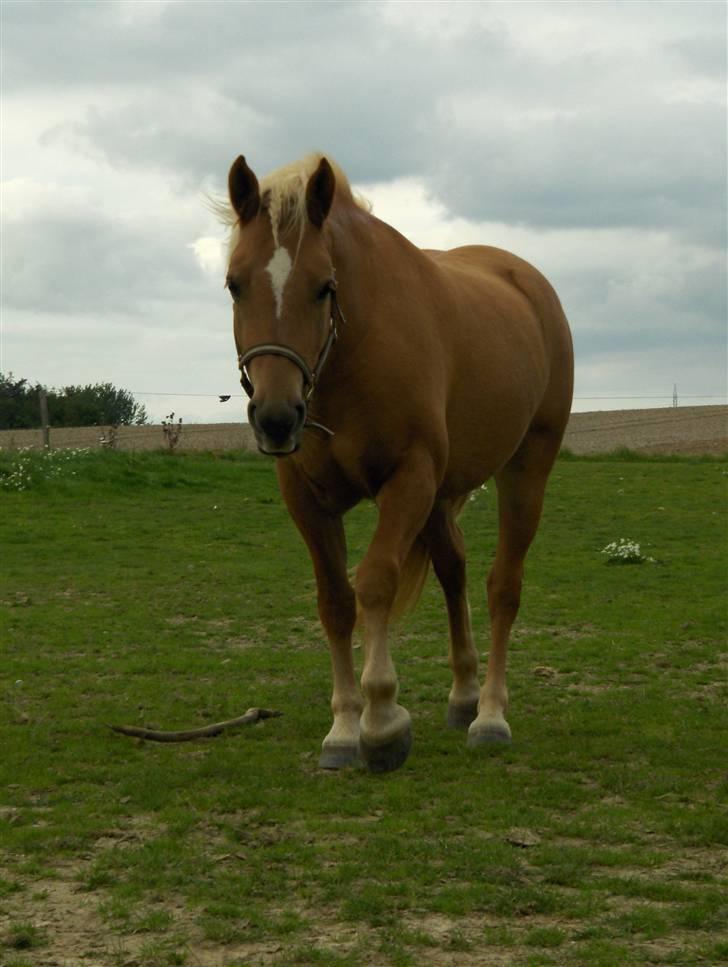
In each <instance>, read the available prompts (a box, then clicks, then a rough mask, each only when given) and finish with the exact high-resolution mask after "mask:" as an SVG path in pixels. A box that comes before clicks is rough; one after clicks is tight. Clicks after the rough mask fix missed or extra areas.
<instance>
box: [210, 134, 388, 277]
mask: <svg viewBox="0 0 728 967" xmlns="http://www.w3.org/2000/svg"><path fill="white" fill-rule="evenodd" d="M323 157H326V160H327V161H328V162H329V164H330V165H331V167H332V168H333V170H334V175H335V177H336V190H337V193H338V194H340V195H343V196H348V197H349V198H350V199H351V200H352V201H353V203H354V204H356V205H357V206H358V207H360V208H363V209H365V210H366V211H370V210H371V205H370V204H369V202H368V201H367V200H366V199H365V198H363V197H362V196H361V195H358V194H355V193H354V192H353V191H352V188H351V185H350V184H349V179H348V178H347V177H346V175H345V174H344V172H343V171H342V169H341V168H340V167H339V165H338V164H337V163H336V162H335V161H333V160H332V159H331V158H330V157H329V156H328V155H324V154H323V153H322V152H314V153H312V154H308V155H306V156H305V157H304V158H301V159H299V160H298V161H294V162H292V163H291V164H288V165H284V166H283V167H281V168H277V169H276V170H275V171H271V172H270V174H267V175H265V177H264V178H261V179H260V196H261V203H262V207H263V209H264V210H265V211H266V212H267V213H268V217H269V218H270V223H271V229H272V231H273V242H274V244H275V246H276V248H277V247H278V245H279V244H280V242H279V240H280V238H282V237H284V236H286V235H288V234H289V233H290V232H296V233H298V234H299V236H300V233H301V231H302V229H303V227H304V225H305V223H306V218H307V213H306V186H307V185H308V180H309V178H310V177H311V175H312V174H313V173H314V171H315V170H316V168H317V167H318V165H319V162H320V161H321V159H322V158H323ZM208 204H209V207H210V209H211V210H212V212H213V214H215V215H216V217H217V218H218V219H219V220H220V221H221V222H222V223H223V224H224V225H228V226H229V227H230V229H231V232H230V240H229V245H228V261H229V260H230V256H232V253H233V251H234V249H235V246H236V245H237V241H238V238H239V234H240V226H239V224H238V218H237V215H236V213H235V212H234V210H233V208H232V206H231V205H230V203H229V202H224V201H220V200H219V199H208Z"/></svg>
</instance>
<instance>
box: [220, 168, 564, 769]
mask: <svg viewBox="0 0 728 967" xmlns="http://www.w3.org/2000/svg"><path fill="white" fill-rule="evenodd" d="M228 187H229V195H230V204H231V206H232V210H230V211H228V219H227V220H228V222H229V224H230V225H231V226H232V233H231V239H230V252H229V265H228V270H227V282H226V285H227V288H228V289H229V291H230V295H231V296H232V300H233V316H234V330H235V344H236V346H237V351H238V358H239V365H240V370H241V375H242V380H241V381H242V384H243V386H244V388H245V390H246V392H247V393H248V395H249V397H250V402H249V404H248V417H249V421H250V425H251V426H252V428H253V430H254V432H255V437H256V441H257V444H258V447H259V449H260V450H261V451H262V452H263V453H266V454H269V455H271V456H274V457H276V458H277V461H276V467H277V471H278V479H279V484H280V489H281V493H282V495H283V499H284V501H285V503H286V506H287V507H288V510H289V512H290V514H291V516H292V518H293V520H294V521H295V523H296V525H297V527H298V529H299V530H300V532H301V534H302V536H303V539H304V541H305V542H306V544H307V546H308V550H309V552H310V555H311V559H312V562H313V567H314V571H315V575H316V584H317V590H318V610H319V615H320V617H321V622H322V624H323V627H324V629H325V632H326V635H327V637H328V640H329V645H330V649H331V663H332V666H333V682H334V684H333V697H332V701H331V708H332V710H333V725H332V728H331V730H330V731H329V733H328V735H327V736H326V738H325V739H324V740H323V748H322V753H321V758H320V760H319V764H320V765H321V766H322V767H324V768H332V769H336V768H341V767H343V766H346V765H349V764H352V763H354V762H355V761H357V760H359V759H362V760H363V761H364V763H365V765H366V766H367V768H368V769H369V770H370V771H372V772H386V771H389V770H392V769H396V768H398V767H399V766H400V765H401V764H402V763H403V762H404V760H405V759H406V757H407V754H408V752H409V749H410V745H411V730H410V716H409V713H408V712H407V710H406V709H405V708H403V707H402V706H401V705H399V704H398V703H397V691H398V686H397V676H396V673H395V668H394V664H393V662H392V658H391V656H390V650H389V644H388V631H389V627H390V624H391V622H392V619H393V616H394V615H395V614H396V613H397V612H398V610H399V609H400V608H401V607H403V606H404V605H406V604H408V603H409V604H411V603H412V600H413V599H416V597H417V595H418V594H419V591H420V590H421V587H422V583H423V581H424V578H425V576H426V573H427V569H428V566H429V562H430V561H432V564H433V567H434V571H435V574H436V575H437V578H438V580H439V582H440V584H441V585H442V588H443V591H444V593H445V600H446V603H447V612H448V617H449V625H450V652H449V658H450V666H451V668H452V675H453V684H452V689H451V691H450V695H449V705H448V723H449V724H450V725H451V726H453V727H456V728H466V729H468V744H469V745H473V746H478V745H482V744H489V743H505V742H509V741H510V738H511V730H510V728H509V726H508V723H507V721H506V718H505V716H506V711H507V704H508V692H507V689H506V680H505V669H506V647H507V644H508V636H509V633H510V630H511V626H512V624H513V621H514V619H515V617H516V613H517V611H518V606H519V600H520V594H521V580H522V574H523V563H524V558H525V556H526V552H527V550H528V547H529V545H530V544H531V541H532V540H533V537H534V535H535V533H536V529H537V527H538V523H539V518H540V516H541V508H542V504H543V498H544V489H545V487H546V481H547V478H548V476H549V472H550V470H551V467H552V464H553V462H554V459H555V457H556V455H557V452H558V450H559V445H560V443H561V439H562V436H563V433H564V428H565V426H566V422H567V419H568V416H569V411H570V407H571V396H572V381H573V360H572V346H571V336H570V333H569V327H568V323H567V321H566V317H565V315H564V312H563V310H562V308H561V304H560V303H559V300H558V297H557V296H556V293H555V292H554V290H553V289H552V287H551V285H550V284H549V283H548V282H547V281H546V279H545V278H544V277H543V276H542V275H541V274H540V273H539V272H538V271H537V270H536V269H534V268H533V267H532V266H531V265H529V264H528V263H527V262H524V261H522V260H521V259H519V258H517V257H516V256H515V255H511V254H509V253H508V252H505V251H502V250H501V249H498V248H491V247H487V246H476V245H470V246H466V247H464V248H457V249H453V250H452V251H447V252H440V251H425V250H421V249H418V248H416V247H415V246H414V245H412V244H411V243H410V242H409V241H407V239H405V238H404V237H403V236H402V235H400V234H399V233H398V232H397V231H395V230H394V229H393V228H391V227H390V226H389V225H387V224H385V223H384V222H382V221H380V220H379V219H377V218H375V217H374V216H373V215H372V214H371V213H370V211H369V209H368V206H367V205H366V204H365V203H364V202H363V201H362V200H361V199H359V198H357V197H356V196H355V195H354V193H353V192H352V189H351V187H350V185H349V183H348V181H347V179H346V176H345V175H344V174H343V172H342V171H341V170H340V169H339V168H338V166H336V165H335V164H334V163H333V162H330V161H329V160H327V159H326V158H325V157H323V156H322V155H320V154H317V155H311V156H308V157H306V158H304V159H302V160H301V161H299V162H296V163H294V164H292V165H288V166H286V167H284V168H281V169H279V170H278V171H275V172H273V173H272V174H270V175H268V176H267V177H265V178H263V179H262V180H261V182H260V183H259V182H258V179H257V178H256V176H255V175H254V173H253V172H252V171H251V170H250V168H249V167H248V165H247V164H246V162H245V159H244V158H243V157H242V156H241V157H239V158H238V159H237V160H236V161H235V162H234V163H233V165H232V167H231V169H230V174H229V182H228ZM491 477H493V478H494V479H495V483H496V486H497V491H498V515H499V535H498V546H497V550H496V553H495V561H494V563H493V567H492V570H491V571H490V574H489V577H488V583H487V590H488V606H489V610H490V620H491V645H490V654H489V658H488V665H487V671H486V674H485V682H484V684H483V686H482V688H481V687H480V686H479V680H478V653H477V650H476V648H475V645H474V643H473V634H472V631H471V624H470V611H469V607H468V601H467V595H466V586H465V554H464V549H463V539H462V534H461V531H460V529H459V527H458V524H457V522H456V518H457V515H458V512H459V510H460V509H461V507H462V506H463V504H464V502H465V500H466V499H467V496H468V494H469V493H470V492H471V491H473V490H474V489H475V488H477V487H479V486H480V485H481V484H482V483H483V482H484V481H486V480H488V479H489V478H491ZM363 498H370V499H371V500H373V501H375V503H376V505H377V508H378V523H377V526H376V529H375V533H374V536H373V538H372V541H371V544H370V545H369V548H368V550H367V552H366V554H365V555H364V557H363V559H362V561H361V563H360V564H359V566H358V568H357V571H356V578H355V581H354V587H353V588H352V585H351V583H350V581H349V578H348V573H347V561H346V544H345V537H344V527H343V522H342V515H343V514H344V513H345V512H346V511H348V510H349V509H350V508H351V507H353V506H354V505H355V504H357V503H358V502H359V501H360V500H362V499H363ZM357 618H359V619H360V620H361V623H362V625H363V634H364V659H363V672H362V676H361V691H360V690H359V688H358V687H357V683H356V678H355V672H354V662H353V658H352V632H353V630H354V626H355V624H356V623H357Z"/></svg>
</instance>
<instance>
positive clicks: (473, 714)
mask: <svg viewBox="0 0 728 967" xmlns="http://www.w3.org/2000/svg"><path fill="white" fill-rule="evenodd" d="M477 717H478V700H477V699H476V700H475V701H474V702H467V703H466V704H465V705H458V704H456V703H455V702H450V703H449V704H448V706H447V724H448V728H451V729H467V728H468V727H469V725H470V723H471V722H472V721H474V720H475V719H476V718H477Z"/></svg>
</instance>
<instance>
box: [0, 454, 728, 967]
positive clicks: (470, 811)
mask: <svg viewBox="0 0 728 967" xmlns="http://www.w3.org/2000/svg"><path fill="white" fill-rule="evenodd" d="M17 459H18V458H17V457H15V456H13V455H12V454H8V453H4V454H2V453H0V546H2V586H1V587H0V657H1V658H2V666H1V667H2V678H1V679H0V692H1V693H2V703H1V704H0V716H1V718H0V731H1V733H2V734H1V735H0V747H1V748H2V749H3V756H2V759H1V760H0V851H1V852H0V962H3V958H5V960H6V961H7V962H8V963H11V964H15V965H18V967H19V965H24V964H33V965H35V964H42V963H45V962H47V961H48V960H49V958H50V956H51V954H50V952H51V951H52V953H53V955H54V956H56V957H58V956H61V957H63V958H65V959H66V960H67V961H69V962H76V961H77V962H79V963H82V962H83V960H84V958H85V957H91V958H92V959H93V958H95V961H94V962H99V963H108V964H115V963H125V962H130V961H133V962H134V963H139V964H145V965H147V964H148V965H164V964H194V963H196V954H195V951H196V950H198V949H201V947H202V946H205V947H206V949H208V950H210V949H213V950H215V951H218V960H219V962H220V963H221V964H222V963H225V964H228V965H232V964H236V963H239V964H243V963H245V964H247V963H255V962H266V959H267V961H268V962H270V961H273V962H276V961H277V962H279V963H282V964H289V963H301V964H361V963H366V962H370V963H387V964H389V963H391V964H409V963H416V962H418V961H419V960H421V959H422V958H423V957H424V956H430V955H433V956H434V955H437V956H439V957H440V958H441V960H440V962H442V963H445V962H448V957H453V958H462V959H464V960H465V962H466V963H468V962H473V963H478V962H481V963H487V962H489V961H488V960H478V957H487V956H488V951H489V950H492V951H493V956H494V957H496V955H497V957H498V958H500V960H496V961H494V962H504V958H506V959H507V961H508V962H510V963H514V964H541V963H543V964H546V963H548V964H565V963H574V964H583V963H589V964H596V965H610V964H614V965H617V964H620V965H621V964H637V963H639V964H642V963H680V964H690V963H719V962H721V961H722V960H725V959H726V958H727V957H728V951H727V949H726V946H725V942H724V940H723V937H724V928H725V922H726V916H727V915H728V911H727V910H726V902H725V896H726V886H728V882H727V878H726V857H727V855H728V810H727V805H726V792H728V774H727V773H726V761H725V735H726V725H727V724H728V723H727V722H726V713H725V708H726V697H727V696H728V688H727V687H726V679H727V677H728V676H726V668H727V667H728V666H727V664H726V662H727V657H726V609H725V605H724V603H723V593H724V590H725V577H726V536H727V535H726V485H727V483H728V465H726V463H725V462H721V461H715V460H699V459H689V460H687V459H686V460H656V459H650V460H640V459H635V458H634V456H633V455H630V454H619V455H617V457H614V458H609V459H606V458H604V459H589V460H581V459H575V458H566V459H563V460H560V461H559V462H558V463H557V465H556V467H555V470H554V474H553V477H552V481H551V486H550V489H549V495H548V498H547V504H546V509H545V513H544V519H543V523H542V526H541V530H540V532H539V535H538V538H537V540H536V543H535V545H534V547H533V549H532V552H531V555H530V556H529V561H528V566H527V574H526V582H525V593H524V600H523V606H522V610H521V615H520V618H519V622H518V625H517V626H516V629H515V632H514V636H513V645H512V649H511V655H510V661H509V686H510V692H511V712H510V716H509V719H510V723H511V726H512V728H513V732H514V744H513V746H511V747H510V748H508V749H506V750H502V751H500V752H498V753H495V754H478V753H477V752H472V751H469V750H467V749H466V747H465V742H464V737H463V736H462V735H461V734H459V733H453V732H450V731H448V730H447V729H445V728H444V727H443V722H444V716H445V706H446V701H447V692H448V689H449V671H448V667H447V660H446V651H447V648H446V640H447V626H446V621H445V615H444V608H443V605H442V600H441V594H440V592H439V589H438V588H437V586H436V584H435V583H434V581H431V582H430V583H429V584H428V586H427V587H426V589H425V593H424V596H423V599H422V602H421V604H420V607H419V608H418V610H417V612H416V613H415V614H414V615H413V616H410V617H409V618H408V619H407V620H406V621H405V623H404V624H403V626H402V627H401V629H400V631H399V633H398V636H397V640H396V642H395V644H394V655H395V661H396V663H397V669H398V673H399V678H400V685H401V701H402V702H403V703H404V704H405V705H406V706H407V707H408V708H409V710H410V712H411V714H412V717H413V724H414V734H415V744H414V746H413V751H412V755H411V756H410V759H409V760H408V762H407V763H406V765H405V766H404V768H403V769H402V770H400V771H399V772H398V773H395V774H392V775H388V776H384V777H372V776H369V775H367V774H365V773H362V772H359V771H356V770H351V771H346V772H342V773H336V774H331V773H322V772H320V771H319V770H318V769H317V768H316V761H317V755H318V749H319V744H320V742H321V739H322V738H323V736H324V735H325V733H326V731H327V730H328V727H329V724H330V723H329V709H328V702H329V693H330V670H329V659H328V654H327V650H326V648H325V647H324V645H323V640H322V635H321V632H320V630H319V627H318V624H317V621H316V608H315V589H314V584H313V580H312V576H311V569H310V564H309V561H308V558H307V556H306V553H305V550H304V548H303V544H302V542H301V540H300V538H299V537H298V535H297V534H296V532H295V530H294V528H293V525H292V524H291V522H290V520H289V518H288V516H287V513H286V511H285V508H284V507H283V506H282V504H281V501H280V498H279V496H278V493H277V488H276V484H275V475H274V471H273V467H272V465H271V464H270V463H268V462H266V461H263V460H260V459H258V458H256V457H253V456H242V455H238V454H225V455H219V456H213V455H189V456H187V455H178V456H174V457H170V456H168V455H165V454H162V453H159V454H139V455H134V454H124V453H98V452H97V453H77V454H73V455H65V456H63V457H60V456H51V457H42V456H40V455H38V456H33V455H25V456H22V457H21V459H22V461H23V469H22V473H21V474H20V475H18V472H17ZM19 481H21V482H20V485H19V483H18V482H19ZM373 523H374V512H373V509H372V507H371V506H368V505H366V506H362V507H360V508H357V510H356V511H354V512H353V513H352V514H351V515H350V517H349V519H348V535H349V541H350V548H351V558H352V562H353V561H356V560H357V559H358V557H359V556H360V554H361V552H362V550H363V548H364V547H365V546H366V543H367V540H368V537H369V535H370V533H371V530H372V527H373ZM462 524H463V528H464V530H465V534H466V540H467V543H468V546H469V569H470V583H471V603H472V606H473V619H474V623H475V628H476V633H477V635H478V637H479V640H480V641H481V643H482V646H483V649H484V647H485V645H484V643H485V633H486V624H487V616H486V609H485V605H484V595H483V593H482V589H483V586H484V578H485V574H486V571H487V566H488V562H489V560H490V556H491V554H492V551H493V547H494V541H495V533H496V530H495V527H496V522H495V488H494V487H493V485H492V484H490V485H489V487H488V490H487V491H485V492H479V493H478V494H477V496H476V499H475V500H474V501H472V502H470V503H469V504H468V505H467V507H466V509H465V512H464V514H463V518H462ZM618 538H629V539H632V540H635V541H637V542H638V543H640V545H641V548H642V553H643V554H645V555H647V556H649V557H653V558H654V559H655V563H651V562H645V563H642V564H639V565H635V566H631V567H610V566H608V565H607V562H606V559H605V557H604V555H602V554H601V553H600V552H601V550H602V548H604V547H605V546H606V545H607V544H609V543H610V542H612V541H615V540H617V539H618ZM359 654H360V652H357V655H359ZM358 660H359V659H358ZM253 705H261V706H269V707H273V708H278V709H280V710H281V711H283V713H284V715H283V717H281V718H279V719H273V720H270V721H266V722H263V723H260V724H259V725H256V726H253V727H250V728H248V729H246V730H243V731H240V732H238V733H235V734H230V735H227V736H223V737H220V738H217V739H215V740H211V741H208V742H202V743H198V744H188V745H178V746H156V745H152V744H139V743H137V742H135V741H133V740H129V739H124V738H121V737H119V736H116V735H114V734H113V733H111V732H110V731H109V730H107V729H106V727H105V723H110V722H124V723H129V724H147V725H153V726H158V727H163V728H174V727H182V726H188V725H191V724H206V723H207V722H211V721H215V720H217V719H220V718H225V717H232V716H234V715H237V714H240V713H241V712H243V711H245V709H246V708H248V707H249V706H253ZM514 831H515V834H514ZM519 831H521V832H522V831H527V832H528V833H529V834H530V836H528V837H524V836H522V835H520V833H519ZM519 842H523V843H526V842H530V843H532V845H527V846H524V845H518V844H519ZM59 944H60V945H61V946H60V947H59V946H58V945H59ZM44 958H45V960H44ZM468 958H471V960H468Z"/></svg>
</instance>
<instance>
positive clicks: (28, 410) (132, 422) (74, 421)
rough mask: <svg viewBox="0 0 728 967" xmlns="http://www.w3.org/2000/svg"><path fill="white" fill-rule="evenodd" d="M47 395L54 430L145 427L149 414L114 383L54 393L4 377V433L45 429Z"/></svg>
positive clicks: (0, 386)
mask: <svg viewBox="0 0 728 967" xmlns="http://www.w3.org/2000/svg"><path fill="white" fill-rule="evenodd" d="M42 393H45V395H46V399H47V404H48V423H49V425H50V426H141V425H142V424H145V423H148V422H149V420H148V417H147V412H146V409H145V408H144V406H142V404H141V403H137V402H136V400H135V399H134V397H133V396H132V394H131V393H130V392H129V391H128V390H124V389H117V387H115V386H112V384H111V383H95V384H93V385H91V384H89V385H87V386H64V387H63V388H62V389H50V388H48V387H45V386H42V385H41V384H40V383H35V384H32V383H30V382H28V380H27V379H16V378H15V377H14V376H13V374H12V373H8V374H7V375H6V374H5V373H0V430H33V429H36V428H38V427H40V426H41V425H42V423H41V411H40V397H41V394H42Z"/></svg>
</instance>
